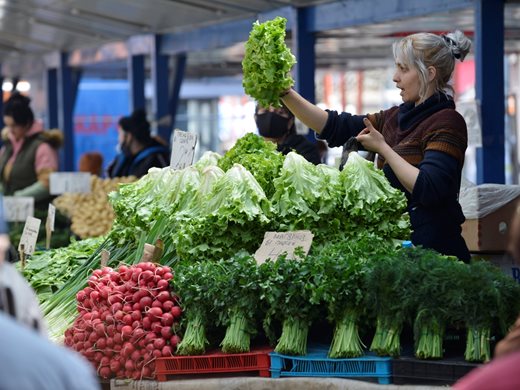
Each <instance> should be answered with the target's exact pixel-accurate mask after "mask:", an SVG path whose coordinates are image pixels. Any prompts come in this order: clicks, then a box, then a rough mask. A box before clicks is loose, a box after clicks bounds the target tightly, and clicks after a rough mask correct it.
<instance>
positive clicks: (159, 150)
mask: <svg viewBox="0 0 520 390" xmlns="http://www.w3.org/2000/svg"><path fill="white" fill-rule="evenodd" d="M118 132H119V146H120V147H121V152H120V153H119V154H118V155H117V156H116V158H115V159H114V161H113V162H112V163H111V164H110V166H109V167H108V172H107V173H108V176H109V177H120V176H137V177H141V176H143V175H146V174H147V173H148V170H149V169H150V168H152V167H158V168H163V167H166V166H168V165H169V163H170V151H169V149H168V147H167V146H165V145H163V144H161V143H160V142H158V141H157V140H155V139H154V138H152V136H151V134H150V122H148V120H147V119H146V112H145V111H144V110H142V109H137V110H135V111H134V112H133V113H132V115H130V116H127V117H123V118H121V119H120V120H119V123H118Z"/></svg>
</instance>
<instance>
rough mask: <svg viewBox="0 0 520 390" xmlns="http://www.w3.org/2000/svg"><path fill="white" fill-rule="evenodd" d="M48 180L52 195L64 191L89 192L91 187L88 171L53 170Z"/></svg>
mask: <svg viewBox="0 0 520 390" xmlns="http://www.w3.org/2000/svg"><path fill="white" fill-rule="evenodd" d="M49 182H50V192H51V194H52V195H60V194H64V193H66V192H90V191H91V189H92V185H91V178H90V173H88V172H53V173H51V175H50V178H49Z"/></svg>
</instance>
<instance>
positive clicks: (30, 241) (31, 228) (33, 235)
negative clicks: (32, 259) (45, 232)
mask: <svg viewBox="0 0 520 390" xmlns="http://www.w3.org/2000/svg"><path fill="white" fill-rule="evenodd" d="M41 222H42V221H41V220H39V219H38V218H34V217H27V220H26V221H25V226H24V227H23V232H22V237H21V238H20V244H19V245H18V251H20V250H21V246H22V245H23V251H24V253H25V254H26V255H32V254H33V253H34V248H35V247H36V241H37V240H38V232H39V230H40V224H41Z"/></svg>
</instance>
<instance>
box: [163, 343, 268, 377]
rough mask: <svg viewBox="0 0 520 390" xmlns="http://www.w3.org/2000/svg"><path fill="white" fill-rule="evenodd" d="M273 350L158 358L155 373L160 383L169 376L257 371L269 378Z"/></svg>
mask: <svg viewBox="0 0 520 390" xmlns="http://www.w3.org/2000/svg"><path fill="white" fill-rule="evenodd" d="M272 350H273V349H272V348H255V349H253V350H252V351H251V352H247V353H236V354H225V353H222V352H220V351H219V352H212V353H207V354H204V355H198V356H172V357H166V358H158V359H157V360H156V362H155V373H156V376H157V380H158V381H166V380H167V379H168V375H186V374H220V373H230V372H251V371H257V372H258V375H259V376H262V377H269V376H270V374H269V366H270V359H269V352H271V351H272Z"/></svg>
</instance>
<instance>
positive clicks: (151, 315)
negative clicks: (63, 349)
mask: <svg viewBox="0 0 520 390" xmlns="http://www.w3.org/2000/svg"><path fill="white" fill-rule="evenodd" d="M172 278H173V274H172V273H171V270H170V268H169V267H168V266H156V265H155V264H153V263H149V262H145V263H140V264H137V265H134V266H129V267H128V266H125V265H121V266H120V267H119V268H118V269H117V270H114V269H112V268H110V267H104V268H103V269H99V270H95V271H93V272H92V275H91V276H90V277H89V279H88V287H85V288H84V289H83V290H81V291H79V292H78V293H77V295H76V299H77V308H78V312H79V315H78V317H77V318H76V320H75V321H74V324H73V325H72V327H71V328H69V329H68V330H67V331H66V332H65V345H67V346H69V347H71V348H73V349H75V350H76V351H78V352H80V353H81V354H82V355H83V356H85V357H86V358H87V359H88V360H89V361H90V362H91V363H92V364H93V365H94V366H95V368H96V370H97V372H98V374H99V376H100V377H102V378H110V377H117V378H133V379H136V380H137V379H142V378H153V377H154V371H155V359H156V358H158V357H162V356H171V355H172V354H173V352H174V351H175V348H176V346H177V344H178V343H179V342H180V338H179V336H178V335H177V334H175V330H176V326H177V325H176V324H177V323H178V319H179V317H180V315H181V313H182V311H181V309H180V307H179V306H178V305H177V298H176V297H175V295H173V294H172V291H171V289H170V288H169V282H170V281H171V280H172Z"/></svg>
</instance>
